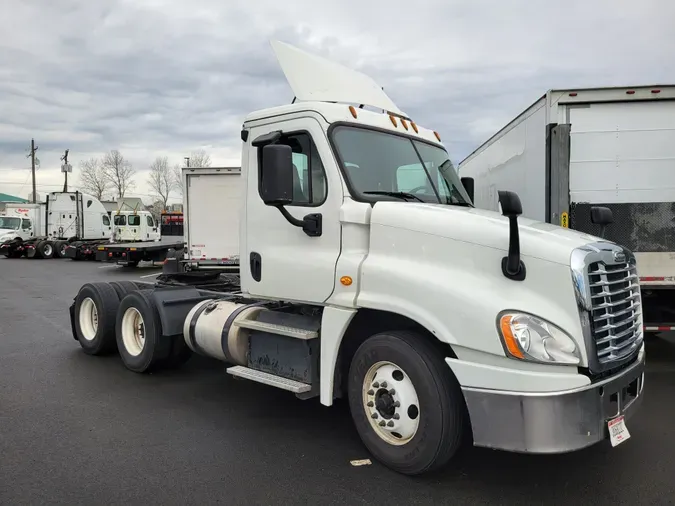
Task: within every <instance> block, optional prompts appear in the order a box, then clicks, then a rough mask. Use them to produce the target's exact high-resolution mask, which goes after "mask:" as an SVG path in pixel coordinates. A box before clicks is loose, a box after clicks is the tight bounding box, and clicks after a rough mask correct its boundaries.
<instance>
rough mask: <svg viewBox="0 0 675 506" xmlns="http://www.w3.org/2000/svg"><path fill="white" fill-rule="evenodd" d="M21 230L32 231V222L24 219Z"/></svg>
mask: <svg viewBox="0 0 675 506" xmlns="http://www.w3.org/2000/svg"><path fill="white" fill-rule="evenodd" d="M21 228H22V229H24V230H30V220H26V219H23V220H22V221H21Z"/></svg>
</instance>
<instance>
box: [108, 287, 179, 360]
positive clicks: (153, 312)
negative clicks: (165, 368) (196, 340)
mask: <svg viewBox="0 0 675 506" xmlns="http://www.w3.org/2000/svg"><path fill="white" fill-rule="evenodd" d="M115 335H116V338H117V348H118V350H119V352H120V356H121V357H122V362H124V365H125V366H126V367H127V369H129V370H131V371H134V372H139V373H145V372H150V371H152V370H153V369H156V368H158V367H159V366H161V365H162V361H164V360H166V359H167V358H168V357H169V355H170V352H171V349H170V347H171V341H170V340H168V339H162V324H161V321H160V319H159V314H158V313H157V308H155V306H154V304H153V302H152V300H151V299H150V298H149V297H148V296H147V295H146V294H145V293H144V292H140V291H136V292H132V293H130V294H128V295H126V296H125V297H124V299H122V302H121V303H120V307H119V309H118V310H117V319H116V325H115Z"/></svg>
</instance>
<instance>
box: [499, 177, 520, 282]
mask: <svg viewBox="0 0 675 506" xmlns="http://www.w3.org/2000/svg"><path fill="white" fill-rule="evenodd" d="M497 193H498V195H499V204H500V205H501V206H502V215H504V216H506V217H507V218H508V219H509V253H508V255H507V256H505V257H504V258H502V274H504V276H505V277H507V278H509V279H512V280H514V281H522V280H524V279H525V264H524V263H523V261H522V260H521V259H520V234H519V232H518V216H520V215H521V214H523V206H522V204H521V203H520V197H518V194H517V193H514V192H509V191H503V190H499V191H498V192H497Z"/></svg>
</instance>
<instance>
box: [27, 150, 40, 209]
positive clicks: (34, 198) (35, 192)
mask: <svg viewBox="0 0 675 506" xmlns="http://www.w3.org/2000/svg"><path fill="white" fill-rule="evenodd" d="M37 150H38V147H37V146H36V145H35V139H31V140H30V154H29V155H28V156H29V157H30V165H31V172H32V174H33V204H35V203H36V202H37V190H36V189H35V152H36V151H37ZM28 156H27V157H26V158H28Z"/></svg>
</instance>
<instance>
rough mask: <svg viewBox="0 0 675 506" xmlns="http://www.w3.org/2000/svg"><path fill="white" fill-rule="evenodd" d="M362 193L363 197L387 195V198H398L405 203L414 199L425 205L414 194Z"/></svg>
mask: <svg viewBox="0 0 675 506" xmlns="http://www.w3.org/2000/svg"><path fill="white" fill-rule="evenodd" d="M363 193H364V195H387V196H389V197H398V198H400V199H402V200H405V201H406V202H407V201H408V199H415V200H417V201H418V202H422V203H423V204H425V202H424V200H422V199H421V198H419V197H418V196H417V195H415V194H414V193H408V192H381V191H377V192H363Z"/></svg>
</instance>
